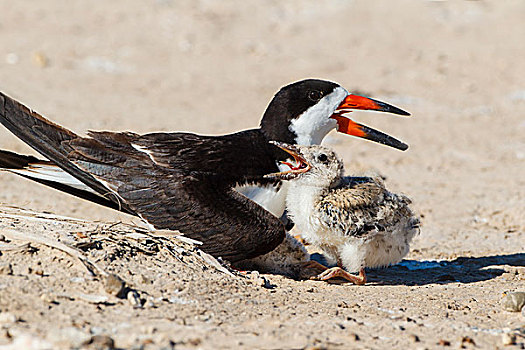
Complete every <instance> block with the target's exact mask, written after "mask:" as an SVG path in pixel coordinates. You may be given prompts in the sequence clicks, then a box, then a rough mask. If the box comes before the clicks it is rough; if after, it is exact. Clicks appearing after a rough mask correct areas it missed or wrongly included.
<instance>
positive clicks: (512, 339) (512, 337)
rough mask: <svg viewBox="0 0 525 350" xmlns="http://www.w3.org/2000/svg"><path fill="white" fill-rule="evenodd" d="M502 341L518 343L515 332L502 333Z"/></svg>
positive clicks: (512, 343)
mask: <svg viewBox="0 0 525 350" xmlns="http://www.w3.org/2000/svg"><path fill="white" fill-rule="evenodd" d="M501 343H502V344H503V345H505V346H506V345H514V344H516V336H515V335H514V334H509V333H504V334H502V335H501Z"/></svg>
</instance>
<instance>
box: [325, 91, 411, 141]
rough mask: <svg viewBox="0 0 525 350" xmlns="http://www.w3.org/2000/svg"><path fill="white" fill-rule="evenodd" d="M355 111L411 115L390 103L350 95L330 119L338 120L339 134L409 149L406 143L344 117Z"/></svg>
mask: <svg viewBox="0 0 525 350" xmlns="http://www.w3.org/2000/svg"><path fill="white" fill-rule="evenodd" d="M354 109H363V110H372V111H378V112H387V113H393V114H399V115H410V113H408V112H405V111H404V110H402V109H399V108H397V107H394V106H392V105H389V104H388V103H384V102H381V101H377V100H373V99H371V98H368V97H364V96H359V95H351V94H350V95H348V96H347V97H346V98H345V99H344V100H343V102H341V104H340V105H339V107H337V109H336V110H335V112H334V114H332V116H331V117H330V118H333V119H335V120H337V131H339V132H342V133H344V134H347V135H353V136H357V137H361V138H364V139H367V140H370V141H374V142H378V143H381V144H383V145H387V146H390V147H394V148H397V149H399V150H402V151H405V150H406V149H408V145H407V144H406V143H404V142H401V141H399V140H397V139H395V138H393V137H392V136H389V135H387V134H385V133H383V132H381V131H379V130H375V129H372V128H370V127H368V126H366V125H363V124H359V123H356V122H354V121H353V120H351V119H350V118H347V117H345V116H344V114H346V113H349V112H351V111H352V110H354Z"/></svg>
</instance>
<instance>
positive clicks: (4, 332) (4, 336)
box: [0, 328, 12, 339]
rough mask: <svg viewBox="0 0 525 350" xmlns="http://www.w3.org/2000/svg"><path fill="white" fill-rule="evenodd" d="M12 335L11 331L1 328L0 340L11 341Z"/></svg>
mask: <svg viewBox="0 0 525 350" xmlns="http://www.w3.org/2000/svg"><path fill="white" fill-rule="evenodd" d="M11 338H12V336H11V333H9V329H5V328H0V339H11Z"/></svg>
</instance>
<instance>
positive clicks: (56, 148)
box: [0, 92, 134, 214]
mask: <svg viewBox="0 0 525 350" xmlns="http://www.w3.org/2000/svg"><path fill="white" fill-rule="evenodd" d="M0 123H2V124H3V125H4V126H5V127H6V128H7V129H8V130H9V131H11V132H12V133H13V134H14V135H16V136H17V137H18V138H19V139H20V140H22V141H24V142H25V143H27V144H28V145H29V146H31V147H32V148H33V149H34V150H36V151H37V152H38V153H40V154H42V155H43V156H44V157H46V158H47V159H49V160H50V161H51V162H47V161H40V160H38V159H37V158H35V157H32V156H23V155H19V154H16V153H13V152H8V151H1V153H0V167H1V168H5V169H7V170H9V171H11V172H15V173H17V174H19V175H21V176H24V177H26V178H29V179H31V180H34V181H37V182H40V183H42V184H45V185H47V186H50V187H53V188H55V189H58V190H61V191H64V192H67V193H70V194H73V195H75V196H77V197H81V198H84V199H87V200H90V201H92V202H95V203H98V204H102V205H105V206H108V207H111V208H114V209H118V210H121V211H124V212H127V213H130V214H134V211H133V210H132V209H131V208H129V207H127V206H126V205H125V204H124V203H121V202H120V201H119V200H118V198H116V196H115V195H114V194H113V193H111V192H110V191H108V188H107V187H106V186H104V185H103V184H102V183H101V182H99V181H98V180H97V179H95V178H94V177H93V176H92V175H90V174H89V173H87V172H85V171H83V170H81V169H80V168H79V167H77V166H76V165H75V164H74V163H72V162H71V161H70V160H69V159H68V154H69V153H70V152H71V151H73V149H72V148H71V147H70V146H69V145H68V144H69V142H70V141H72V140H74V139H77V138H78V137H79V136H77V135H76V134H75V133H73V132H72V131H70V130H67V129H65V128H63V127H61V126H59V125H57V124H55V123H53V122H51V121H49V120H47V119H46V118H44V117H43V116H41V115H40V114H38V113H36V112H35V111H32V110H31V109H29V108H27V107H26V106H24V105H22V104H21V103H19V102H18V101H16V100H14V99H12V98H11V97H9V96H7V95H5V94H4V93H2V92H0ZM57 167H59V168H60V169H62V170H63V171H65V172H66V173H67V174H69V175H70V176H67V175H66V174H61V172H60V171H59V169H58V168H57ZM62 173H63V172H62ZM51 174H54V175H56V176H54V177H53V176H51ZM57 176H58V178H62V180H59V179H58V178H57ZM68 178H69V179H68ZM72 178H73V179H76V180H77V181H76V184H75V181H74V180H73V179H72ZM64 179H66V180H64ZM78 184H84V185H85V189H81V188H79V187H81V186H76V185H78Z"/></svg>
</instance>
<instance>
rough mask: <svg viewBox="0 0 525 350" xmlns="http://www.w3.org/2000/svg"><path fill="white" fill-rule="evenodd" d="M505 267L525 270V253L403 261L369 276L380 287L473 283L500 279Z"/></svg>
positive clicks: (376, 270)
mask: <svg viewBox="0 0 525 350" xmlns="http://www.w3.org/2000/svg"><path fill="white" fill-rule="evenodd" d="M502 265H508V266H515V267H524V266H525V253H516V254H508V255H494V256H483V257H459V258H457V259H455V260H450V261H446V260H439V261H417V260H403V261H401V262H400V263H399V264H397V265H395V266H391V267H389V268H385V269H370V270H368V271H367V275H368V277H369V281H370V282H372V283H374V284H376V283H377V284H379V285H408V286H421V285H427V284H447V283H455V282H459V283H473V282H480V281H486V280H490V279H492V278H496V277H498V276H501V275H502V274H503V273H504V272H505V270H504V269H503V268H501V266H502ZM490 266H493V267H490ZM489 267H490V268H489Z"/></svg>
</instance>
